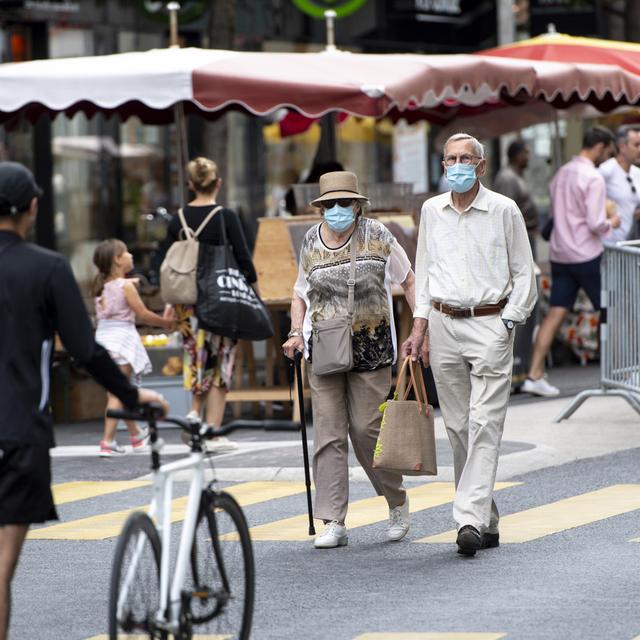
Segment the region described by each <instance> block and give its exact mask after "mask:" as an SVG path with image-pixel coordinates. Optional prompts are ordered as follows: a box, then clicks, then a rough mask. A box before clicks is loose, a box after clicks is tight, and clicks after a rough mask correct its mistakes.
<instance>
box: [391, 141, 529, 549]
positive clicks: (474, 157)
mask: <svg viewBox="0 0 640 640" xmlns="http://www.w3.org/2000/svg"><path fill="white" fill-rule="evenodd" d="M443 163H444V168H445V171H446V174H447V180H448V181H449V185H450V187H451V191H450V192H447V193H443V194H440V195H438V196H435V197H434V198H430V199H429V200H427V201H426V202H425V203H424V205H423V206H422V216H421V220H420V232H419V236H418V250H417V254H416V306H415V311H414V322H413V329H412V331H411V335H410V337H409V338H408V339H407V340H406V341H405V342H404V344H403V345H402V352H403V355H411V356H412V358H413V359H414V360H415V359H417V358H418V357H421V358H422V360H423V362H424V364H425V365H428V364H429V363H430V365H431V368H432V370H433V375H434V378H435V381H436V386H437V387H438V398H439V400H440V408H441V410H442V416H443V418H444V422H445V426H446V428H447V434H448V436H449V441H450V442H451V446H452V448H453V459H454V470H455V482H456V495H455V499H454V503H453V517H454V519H455V521H456V523H457V527H458V537H457V541H456V542H457V545H458V552H459V553H462V554H465V555H474V554H475V552H476V551H477V550H478V549H482V548H488V547H497V546H498V545H499V533H498V518H499V516H498V510H497V508H496V505H495V503H494V502H493V487H494V483H495V477H496V470H497V466H498V453H499V448H500V441H501V438H502V430H503V426H504V419H505V413H506V409H507V402H508V400H509V393H510V388H511V369H512V366H513V338H514V327H515V325H516V324H521V323H523V322H524V321H525V320H526V319H527V317H528V316H529V314H530V313H531V310H532V309H533V306H534V304H535V301H536V295H537V294H536V283H535V278H534V272H533V269H534V267H533V258H532V256H531V248H530V247H529V242H528V239H527V229H526V227H525V223H524V219H523V217H522V214H521V212H520V210H519V209H518V207H517V205H516V204H515V202H513V200H510V199H509V198H506V197H505V196H502V195H500V194H498V193H495V192H493V191H490V190H489V189H486V188H485V187H483V186H482V185H481V184H480V182H479V178H480V177H481V176H483V175H484V174H485V171H486V160H485V157H484V149H483V147H482V145H481V144H480V143H479V142H478V141H477V140H476V139H475V138H473V137H472V136H470V135H468V134H465V133H458V134H456V135H454V136H452V137H451V138H449V140H447V142H446V143H445V146H444V161H443Z"/></svg>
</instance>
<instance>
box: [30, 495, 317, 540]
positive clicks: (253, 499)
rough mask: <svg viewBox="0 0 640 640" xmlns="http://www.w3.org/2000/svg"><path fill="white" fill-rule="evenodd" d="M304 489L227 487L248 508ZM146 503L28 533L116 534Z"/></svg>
mask: <svg viewBox="0 0 640 640" xmlns="http://www.w3.org/2000/svg"><path fill="white" fill-rule="evenodd" d="M304 490H305V487H304V484H303V483H301V482H244V483H242V484H237V485H233V486H231V487H226V488H225V491H228V492H229V493H230V494H231V495H232V496H233V497H234V498H235V499H236V500H237V501H238V502H239V503H240V505H241V506H243V507H246V506H249V505H252V504H258V503H260V502H267V501H268V500H275V499H277V498H286V497H288V496H292V495H295V494H297V493H302V492H303V491H304ZM187 499H188V498H187V496H184V497H182V498H176V499H175V500H173V501H172V502H171V522H178V521H180V520H182V519H183V518H184V511H185V507H186V504H187ZM146 508H147V507H146V505H145V506H142V507H137V508H134V509H123V510H121V511H113V512H111V513H103V514H100V515H97V516H91V517H89V518H82V519H80V520H71V521H69V522H62V523H60V524H54V525H51V526H48V527H42V528H40V529H32V530H31V531H30V532H29V539H31V540H105V539H106V538H112V537H114V536H117V535H118V534H119V533H120V531H121V529H122V525H123V524H124V522H125V520H126V519H127V518H128V517H129V514H130V513H132V512H133V511H139V510H145V511H146Z"/></svg>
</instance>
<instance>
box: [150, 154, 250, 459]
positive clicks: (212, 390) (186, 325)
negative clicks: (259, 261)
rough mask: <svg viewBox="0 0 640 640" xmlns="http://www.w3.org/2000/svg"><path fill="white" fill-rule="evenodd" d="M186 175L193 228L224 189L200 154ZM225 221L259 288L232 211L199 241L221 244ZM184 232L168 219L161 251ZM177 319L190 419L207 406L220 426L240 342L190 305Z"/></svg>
mask: <svg viewBox="0 0 640 640" xmlns="http://www.w3.org/2000/svg"><path fill="white" fill-rule="evenodd" d="M187 177H188V181H189V182H188V184H189V189H191V191H193V192H194V193H195V198H194V199H193V200H192V201H191V202H189V204H188V205H187V206H186V207H184V210H183V213H184V217H185V219H186V222H187V225H188V226H189V227H190V228H191V229H197V228H198V227H199V226H200V225H201V224H202V223H203V222H204V220H205V218H206V217H207V215H208V214H209V213H210V212H211V210H212V209H214V208H215V207H217V206H218V204H217V202H216V200H217V197H218V193H219V192H220V188H221V187H222V178H221V177H220V173H219V171H218V166H217V165H216V163H215V162H214V161H213V160H210V159H209V158H202V157H199V158H196V159H195V160H192V161H191V162H189V164H188V165H187ZM223 224H224V228H225V231H226V237H227V242H228V243H229V244H230V246H231V248H232V250H233V254H234V256H235V258H236V261H237V263H238V266H239V268H240V270H241V271H242V272H243V273H244V275H245V276H246V278H247V281H248V282H249V283H250V284H252V285H253V286H254V288H255V283H256V281H257V279H258V276H257V274H256V270H255V267H254V266H253V262H252V260H251V253H250V252H249V247H248V246H247V241H246V239H245V236H244V232H243V231H242V225H241V223H240V219H239V218H238V216H237V215H236V214H235V213H234V212H233V211H231V209H227V208H222V209H221V210H220V211H218V212H217V213H216V214H215V215H214V216H213V218H211V220H210V221H209V222H208V224H207V225H206V227H205V228H204V229H203V230H202V232H201V233H200V235H199V236H198V241H199V242H202V243H208V244H217V245H219V244H222V225H223ZM181 231H182V227H181V225H180V220H179V217H178V216H177V215H176V216H174V217H173V219H172V220H171V222H170V223H169V228H168V231H167V240H166V241H165V246H164V247H163V252H162V254H163V255H165V254H166V252H167V250H168V249H169V247H170V246H171V244H173V243H174V242H175V241H176V240H178V239H179V238H180V232H181ZM173 313H174V310H172V309H167V310H166V311H165V316H166V317H169V318H171V317H173ZM175 317H176V319H177V321H178V329H179V331H180V333H181V334H182V342H183V348H184V354H183V378H184V387H185V389H187V390H189V391H190V392H191V411H190V412H189V414H188V415H187V417H194V418H195V417H197V418H200V417H201V414H202V412H203V410H204V414H205V415H204V419H205V422H207V423H208V424H210V425H213V426H216V427H217V426H220V425H221V424H222V419H223V417H224V409H225V403H226V394H227V390H228V389H229V388H230V387H231V381H232V379H233V367H234V363H235V357H236V350H237V340H233V339H231V338H227V337H223V336H217V335H214V334H212V333H211V332H209V331H205V330H204V329H201V328H200V327H199V326H198V319H197V317H196V313H195V307H194V306H192V305H176V306H175ZM206 446H207V450H208V451H212V452H216V453H222V452H225V451H232V450H234V449H237V448H238V445H237V444H236V443H235V442H232V441H230V440H228V439H227V438H223V437H219V438H214V439H213V440H210V441H208V442H207V445H206Z"/></svg>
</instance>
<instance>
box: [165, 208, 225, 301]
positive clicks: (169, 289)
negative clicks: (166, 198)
mask: <svg viewBox="0 0 640 640" xmlns="http://www.w3.org/2000/svg"><path fill="white" fill-rule="evenodd" d="M220 209H222V207H221V206H217V207H214V208H213V209H212V210H211V211H210V212H209V213H208V215H207V217H206V218H205V219H204V220H203V222H202V224H201V225H200V226H199V227H198V228H197V229H196V230H195V231H194V230H193V229H191V228H189V227H188V226H187V221H186V220H185V217H184V213H183V211H182V209H180V210H179V211H178V216H179V217H180V224H181V225H182V229H181V230H180V235H181V236H182V234H184V240H177V241H176V242H174V243H173V244H172V245H171V246H170V247H169V251H167V255H166V256H165V259H164V260H163V261H162V265H161V266H160V293H161V295H162V299H163V300H164V301H165V302H166V303H168V304H196V302H197V301H198V288H197V285H196V272H197V270H198V246H199V244H200V243H199V242H198V236H199V235H200V233H201V232H202V230H203V229H204V228H205V227H206V226H207V224H208V223H209V221H210V220H211V218H213V216H214V215H215V214H216V213H217V212H218V211H220Z"/></svg>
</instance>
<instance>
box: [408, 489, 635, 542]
mask: <svg viewBox="0 0 640 640" xmlns="http://www.w3.org/2000/svg"><path fill="white" fill-rule="evenodd" d="M636 509H640V484H616V485H612V486H610V487H605V488H604V489H598V490H597V491H590V492H589V493H583V494H580V495H577V496H573V497H571V498H565V499H564V500H558V501H557V502H551V503H550V504H545V505H542V506H540V507H534V508H533V509H526V510H525V511H519V512H518V513H512V514H511V515H508V516H504V517H503V518H500V543H503V542H507V543H519V542H529V541H531V540H537V539H538V538H543V537H544V536H549V535H552V534H554V533H560V532H561V531H566V530H567V529H574V528H576V527H581V526H583V525H585V524H590V523H592V522H597V521H599V520H605V519H606V518H612V517H613V516H618V515H621V514H623V513H628V512H629V511H635V510H636ZM455 539H456V532H455V531H447V532H446V533H440V534H438V535H435V536H428V537H427V538H422V539H420V540H416V542H424V543H428V544H437V543H443V542H454V541H455Z"/></svg>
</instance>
